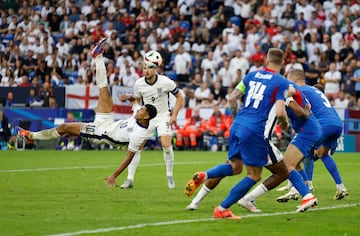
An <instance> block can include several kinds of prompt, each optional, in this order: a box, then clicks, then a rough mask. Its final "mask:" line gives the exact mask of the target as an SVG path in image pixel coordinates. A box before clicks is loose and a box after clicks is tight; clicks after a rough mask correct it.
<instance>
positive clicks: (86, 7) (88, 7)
mask: <svg viewBox="0 0 360 236" xmlns="http://www.w3.org/2000/svg"><path fill="white" fill-rule="evenodd" d="M92 11H93V5H92V3H91V0H85V4H84V5H83V6H82V8H81V14H84V16H87V15H89V14H90V13H91V12H92Z"/></svg>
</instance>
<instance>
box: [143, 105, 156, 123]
mask: <svg viewBox="0 0 360 236" xmlns="http://www.w3.org/2000/svg"><path fill="white" fill-rule="evenodd" d="M145 107H146V111H147V113H148V115H149V120H151V119H152V118H154V117H155V116H156V115H157V110H156V107H155V106H153V105H151V104H145Z"/></svg>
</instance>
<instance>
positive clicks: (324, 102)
mask: <svg viewBox="0 0 360 236" xmlns="http://www.w3.org/2000/svg"><path fill="white" fill-rule="evenodd" d="M289 79H290V80H292V81H294V82H295V83H296V84H297V85H299V88H300V91H301V92H302V93H303V94H305V96H306V98H307V99H308V101H309V102H310V104H311V111H312V112H313V114H314V116H315V117H316V119H317V120H318V121H319V123H320V126H321V130H322V136H321V139H320V143H319V144H318V145H316V146H315V152H314V154H315V156H317V157H318V158H320V159H321V160H322V162H323V163H324V165H325V167H326V169H327V170H328V171H329V173H330V174H331V176H332V178H333V179H334V181H335V183H336V193H335V196H334V200H340V199H343V198H344V197H345V196H347V195H348V194H349V193H348V191H347V189H346V188H345V186H344V184H343V182H342V179H341V176H340V173H339V170H338V168H337V165H336V163H335V161H334V159H333V158H332V157H331V155H332V154H333V153H334V151H335V150H336V147H337V140H338V138H339V137H340V136H341V133H342V122H341V119H340V117H339V115H338V114H337V112H336V110H335V109H334V108H333V107H332V106H331V103H330V102H329V100H328V99H327V97H326V96H325V94H324V93H323V92H321V91H320V90H319V89H317V88H315V87H313V86H309V85H306V84H305V75H304V72H303V71H301V70H293V71H292V72H291V74H290V76H289ZM312 157H313V155H311V154H310V156H309V158H306V159H308V160H306V161H305V162H304V167H305V171H306V174H307V177H308V178H310V179H312V173H313V168H314V164H313V159H312ZM284 196H285V195H284Z"/></svg>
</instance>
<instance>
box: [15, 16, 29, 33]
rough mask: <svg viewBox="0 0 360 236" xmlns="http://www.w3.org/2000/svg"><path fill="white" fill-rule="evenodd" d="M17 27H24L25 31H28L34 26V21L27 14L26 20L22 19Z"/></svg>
mask: <svg viewBox="0 0 360 236" xmlns="http://www.w3.org/2000/svg"><path fill="white" fill-rule="evenodd" d="M17 27H22V28H23V30H24V31H25V32H28V31H29V30H31V28H32V27H33V22H32V21H30V19H29V16H27V15H25V16H24V20H23V21H21V22H20V23H19V24H18V25H17Z"/></svg>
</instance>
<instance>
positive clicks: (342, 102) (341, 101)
mask: <svg viewBox="0 0 360 236" xmlns="http://www.w3.org/2000/svg"><path fill="white" fill-rule="evenodd" d="M348 105H349V99H348V98H347V97H346V96H345V93H344V91H340V92H339V97H338V98H336V99H335V100H334V108H337V109H343V110H345V109H346V108H347V107H348Z"/></svg>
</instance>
